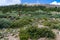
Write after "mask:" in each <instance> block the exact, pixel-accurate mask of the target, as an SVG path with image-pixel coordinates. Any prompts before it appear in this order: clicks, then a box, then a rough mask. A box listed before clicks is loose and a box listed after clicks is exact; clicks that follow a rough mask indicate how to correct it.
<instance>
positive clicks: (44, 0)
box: [21, 0, 54, 4]
mask: <svg viewBox="0 0 60 40" xmlns="http://www.w3.org/2000/svg"><path fill="white" fill-rule="evenodd" d="M53 1H54V0H38V2H39V3H41V4H49V3H51V2H53ZM26 2H27V3H36V2H37V0H21V3H26Z"/></svg>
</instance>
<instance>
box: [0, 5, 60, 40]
mask: <svg viewBox="0 0 60 40" xmlns="http://www.w3.org/2000/svg"><path fill="white" fill-rule="evenodd" d="M38 24H40V25H43V26H44V27H42V28H39V27H38ZM53 29H56V30H60V7H48V8H47V7H46V6H41V5H38V6H36V5H35V6H27V5H10V6H0V39H1V40H3V39H4V40H8V39H6V38H5V37H7V34H9V33H10V34H12V35H13V36H14V35H16V34H17V33H18V35H19V38H20V40H29V39H31V40H38V39H39V38H44V37H45V38H49V40H50V39H55V38H56V34H55V33H54V32H53V31H52V30H53Z"/></svg>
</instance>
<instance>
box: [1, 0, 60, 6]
mask: <svg viewBox="0 0 60 40" xmlns="http://www.w3.org/2000/svg"><path fill="white" fill-rule="evenodd" d="M25 3H27V4H30V3H31V4H33V3H39V4H54V5H60V0H0V6H4V5H14V4H25Z"/></svg>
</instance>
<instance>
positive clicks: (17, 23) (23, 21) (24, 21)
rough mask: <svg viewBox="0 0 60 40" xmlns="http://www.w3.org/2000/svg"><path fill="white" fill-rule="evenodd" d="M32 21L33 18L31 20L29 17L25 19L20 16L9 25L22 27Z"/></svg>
mask: <svg viewBox="0 0 60 40" xmlns="http://www.w3.org/2000/svg"><path fill="white" fill-rule="evenodd" d="M32 22H33V20H31V19H26V18H24V19H23V18H21V19H19V20H16V21H15V22H14V23H13V24H12V26H11V27H16V28H17V27H23V26H24V25H28V24H30V23H32Z"/></svg>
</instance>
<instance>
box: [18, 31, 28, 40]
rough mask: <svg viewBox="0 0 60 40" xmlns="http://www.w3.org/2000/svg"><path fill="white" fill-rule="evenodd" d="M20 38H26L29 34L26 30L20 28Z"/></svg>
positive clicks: (22, 39)
mask: <svg viewBox="0 0 60 40" xmlns="http://www.w3.org/2000/svg"><path fill="white" fill-rule="evenodd" d="M19 36H20V40H28V38H29V35H28V33H27V31H26V30H20V35H19Z"/></svg>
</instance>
